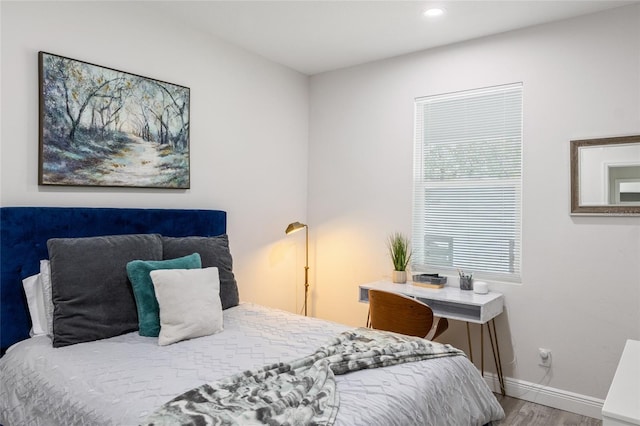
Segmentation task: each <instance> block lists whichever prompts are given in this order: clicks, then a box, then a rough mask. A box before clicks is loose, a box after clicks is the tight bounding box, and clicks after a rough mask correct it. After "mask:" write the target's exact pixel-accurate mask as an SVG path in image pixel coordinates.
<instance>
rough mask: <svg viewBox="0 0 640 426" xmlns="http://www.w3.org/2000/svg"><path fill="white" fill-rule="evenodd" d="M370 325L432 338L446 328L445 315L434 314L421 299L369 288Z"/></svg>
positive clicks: (379, 328) (447, 325)
mask: <svg viewBox="0 0 640 426" xmlns="http://www.w3.org/2000/svg"><path fill="white" fill-rule="evenodd" d="M369 315H370V325H371V328H375V329H378V330H386V331H393V332H394V333H400V334H406V335H408V336H418V337H424V338H425V339H428V340H433V339H435V338H436V337H438V336H439V335H441V334H442V333H443V332H444V331H445V330H446V329H447V328H448V327H449V322H448V321H447V319H446V318H440V317H436V316H434V315H433V311H432V310H431V308H430V307H429V305H426V304H424V303H422V302H419V301H417V300H415V299H412V298H410V297H407V296H403V295H400V294H395V293H389V292H386V291H380V290H369Z"/></svg>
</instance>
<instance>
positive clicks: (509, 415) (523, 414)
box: [493, 395, 602, 426]
mask: <svg viewBox="0 0 640 426" xmlns="http://www.w3.org/2000/svg"><path fill="white" fill-rule="evenodd" d="M496 398H498V401H499V402H500V405H502V408H504V413H505V418H504V420H502V421H500V422H494V423H493V425H494V426H498V425H501V426H507V425H508V426H520V425H522V426H601V425H602V420H597V419H593V418H591V417H586V416H581V415H580V414H574V413H569V412H568V411H562V410H558V409H556V408H551V407H547V406H544V405H539V404H534V403H533V402H528V401H523V400H521V399H516V398H511V397H508V396H502V395H496Z"/></svg>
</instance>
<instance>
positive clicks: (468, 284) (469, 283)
mask: <svg viewBox="0 0 640 426" xmlns="http://www.w3.org/2000/svg"><path fill="white" fill-rule="evenodd" d="M460 290H473V278H472V277H470V276H461V277H460Z"/></svg>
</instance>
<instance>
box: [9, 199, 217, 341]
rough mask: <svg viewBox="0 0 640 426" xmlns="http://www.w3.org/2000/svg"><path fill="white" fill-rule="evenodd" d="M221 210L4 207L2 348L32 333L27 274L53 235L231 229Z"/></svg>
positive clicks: (37, 264)
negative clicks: (26, 297)
mask: <svg viewBox="0 0 640 426" xmlns="http://www.w3.org/2000/svg"><path fill="white" fill-rule="evenodd" d="M226 227H227V214H226V212H224V211H220V210H175V209H115V208H73V207H2V208H0V350H1V352H0V353H1V354H4V352H5V351H6V350H7V348H8V347H9V346H11V345H12V344H14V343H16V342H18V341H20V340H24V339H26V338H28V337H29V329H30V328H31V319H30V318H29V311H28V309H27V302H26V299H25V296H24V291H23V290H22V279H24V278H26V277H28V276H30V275H33V274H37V273H38V272H39V269H40V260H41V259H47V258H48V253H47V240H48V239H49V238H54V237H58V238H69V237H91V236H98V235H117V234H146V233H157V234H162V235H166V236H169V237H185V236H190V235H198V236H204V237H212V236H216V235H222V234H225V233H226Z"/></svg>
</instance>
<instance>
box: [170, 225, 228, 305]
mask: <svg viewBox="0 0 640 426" xmlns="http://www.w3.org/2000/svg"><path fill="white" fill-rule="evenodd" d="M191 253H199V254H200V258H201V259H202V267H203V268H210V267H212V266H215V267H217V268H218V272H219V274H220V300H221V301H222V309H227V308H231V307H233V306H237V305H238V303H240V297H239V295H238V284H237V283H236V279H235V277H234V276H233V259H232V257H231V252H230V251H229V238H228V237H227V235H219V236H217V237H177V238H176V237H165V236H163V237H162V257H163V259H165V260H166V259H175V258H177V257H183V256H187V255H189V254H191Z"/></svg>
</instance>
